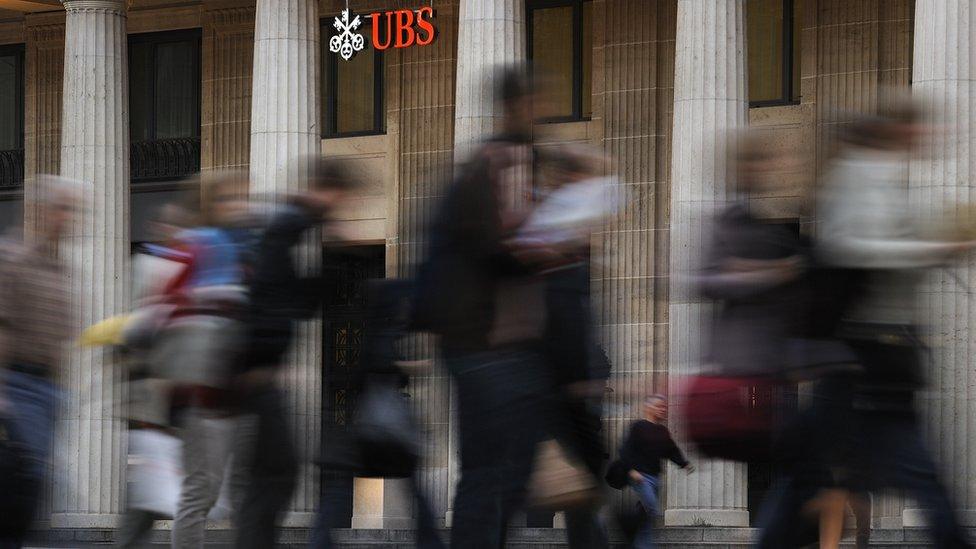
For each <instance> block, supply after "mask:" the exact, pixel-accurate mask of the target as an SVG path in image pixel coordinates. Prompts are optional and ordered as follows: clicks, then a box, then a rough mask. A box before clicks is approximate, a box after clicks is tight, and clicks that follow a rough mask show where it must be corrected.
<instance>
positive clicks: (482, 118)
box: [454, 0, 525, 161]
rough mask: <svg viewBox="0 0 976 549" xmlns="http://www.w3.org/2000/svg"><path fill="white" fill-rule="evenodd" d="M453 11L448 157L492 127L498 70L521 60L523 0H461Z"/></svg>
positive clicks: (457, 156) (460, 156)
mask: <svg viewBox="0 0 976 549" xmlns="http://www.w3.org/2000/svg"><path fill="white" fill-rule="evenodd" d="M459 9H460V12H459V16H458V48H457V84H456V89H455V95H456V100H455V107H454V160H455V161H461V160H464V157H465V156H466V154H467V153H468V152H470V150H471V147H472V146H473V145H476V144H477V143H478V141H480V140H482V139H484V138H485V137H488V136H490V135H491V134H492V133H494V131H495V130H497V129H498V124H499V122H500V121H501V116H502V113H501V110H500V109H499V107H498V104H497V103H496V101H495V89H496V87H497V84H498V81H497V77H498V71H497V70H496V69H498V68H499V67H504V66H505V65H511V64H514V63H521V62H523V61H525V3H524V2H523V0H491V1H488V2H486V1H484V0H461V4H460V7H459Z"/></svg>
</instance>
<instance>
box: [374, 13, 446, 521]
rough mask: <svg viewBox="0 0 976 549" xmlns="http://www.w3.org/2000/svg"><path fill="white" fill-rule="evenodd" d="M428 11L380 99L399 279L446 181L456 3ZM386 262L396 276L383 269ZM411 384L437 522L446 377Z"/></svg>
mask: <svg viewBox="0 0 976 549" xmlns="http://www.w3.org/2000/svg"><path fill="white" fill-rule="evenodd" d="M433 7H434V10H435V11H436V13H437V39H436V40H435V41H434V42H433V43H432V44H430V45H429V46H425V47H422V48H404V49H402V50H400V58H399V65H398V66H397V67H396V69H397V72H398V74H399V77H398V78H397V81H398V84H399V90H397V91H396V93H395V94H394V95H387V98H388V101H389V107H388V108H389V110H390V111H391V112H392V111H393V110H394V105H397V107H396V108H397V112H396V115H395V116H390V117H389V119H388V120H389V124H388V126H387V133H388V134H390V135H395V136H397V137H396V140H397V143H398V147H399V157H398V159H397V180H398V196H397V197H396V198H397V208H396V212H397V227H398V229H397V238H396V241H395V246H389V245H388V247H387V253H388V254H390V255H388V256H387V257H388V258H389V257H391V255H392V254H395V256H393V257H395V259H388V260H387V261H388V264H387V268H388V272H390V273H391V274H395V276H399V277H402V278H410V277H414V276H416V269H417V266H418V265H419V264H420V263H421V262H422V261H423V260H424V256H425V254H426V242H427V236H428V235H427V233H426V230H427V227H429V225H430V221H431V218H432V216H433V213H434V211H435V210H436V206H437V204H439V203H440V200H441V197H442V196H443V192H444V188H445V186H446V184H448V183H449V182H450V180H451V154H452V149H453V144H454V98H455V97H454V96H455V93H454V91H455V74H456V72H455V71H456V69H457V65H456V62H455V61H456V59H455V52H456V50H455V47H456V35H457V21H458V19H457V14H458V7H459V6H458V2H457V0H435V1H434V2H433ZM391 72H392V71H391ZM388 74H389V73H388ZM392 80H393V78H391V79H390V80H389V81H392ZM390 91H392V90H390ZM388 93H389V92H388ZM391 265H392V266H394V267H395V268H396V271H395V272H394V271H391V270H389V269H390V267H391ZM435 348H436V345H435V342H434V341H433V338H432V337H429V336H416V337H412V338H409V339H408V340H407V341H406V342H404V347H403V352H404V353H405V355H406V356H408V357H410V358H426V357H431V356H434V355H435V351H434V349H435ZM410 382H411V386H410V395H411V400H412V402H413V404H414V409H415V411H416V413H417V416H418V418H419V420H420V422H421V425H422V426H423V430H424V432H425V433H426V434H427V436H426V438H425V442H426V446H425V459H424V462H423V463H422V464H421V467H420V471H419V473H418V476H419V482H420V485H421V487H422V489H423V490H424V493H425V494H427V497H428V498H430V505H431V508H432V511H433V513H434V515H435V516H436V517H437V521H438V524H441V523H442V522H441V521H442V520H445V521H446V517H447V511H448V507H449V506H450V502H451V501H453V498H452V496H453V486H452V485H451V484H450V467H451V464H452V463H453V461H454V460H453V458H452V456H453V455H454V454H453V453H452V452H451V448H452V445H451V443H450V439H451V424H450V417H451V416H450V413H451V412H450V397H451V391H450V387H451V385H450V378H449V377H448V375H447V372H446V371H445V370H444V368H441V367H435V368H431V369H430V370H428V371H426V372H423V373H420V374H418V375H414V376H412V377H411V380H410ZM414 513H416V510H414Z"/></svg>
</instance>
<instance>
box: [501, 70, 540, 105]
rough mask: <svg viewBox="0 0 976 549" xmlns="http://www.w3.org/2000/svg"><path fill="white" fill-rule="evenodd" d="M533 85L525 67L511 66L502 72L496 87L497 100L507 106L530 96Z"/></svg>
mask: <svg viewBox="0 0 976 549" xmlns="http://www.w3.org/2000/svg"><path fill="white" fill-rule="evenodd" d="M532 91H533V83H532V77H531V76H530V75H529V70H528V67H526V66H525V65H511V66H508V67H505V68H504V69H503V70H502V74H501V79H500V80H499V85H498V98H499V99H500V100H501V101H502V103H505V104H509V103H511V102H513V101H517V100H519V99H522V98H523V97H527V96H529V95H531V94H532Z"/></svg>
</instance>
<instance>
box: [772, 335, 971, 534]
mask: <svg viewBox="0 0 976 549" xmlns="http://www.w3.org/2000/svg"><path fill="white" fill-rule="evenodd" d="M906 333H907V332H906ZM848 343H849V344H850V346H851V348H852V349H853V350H854V351H855V353H856V355H857V357H858V360H859V362H860V363H861V364H862V365H863V366H864V373H863V374H860V375H849V376H844V377H841V378H832V379H828V380H824V381H822V382H821V383H820V384H819V387H818V389H817V391H816V392H815V395H814V404H813V406H812V407H811V408H810V410H808V411H806V412H804V413H803V414H801V415H800V417H798V418H797V420H796V421H794V422H793V423H791V425H790V427H789V428H788V429H787V431H786V432H785V433H784V436H783V437H782V438H781V444H779V445H777V448H778V449H779V452H777V453H778V455H780V456H781V457H782V458H783V461H784V467H783V469H784V470H785V471H787V473H786V475H785V477H784V478H783V479H780V481H779V482H778V484H777V486H776V488H775V489H774V490H773V491H772V494H771V495H770V497H769V498H767V501H765V502H764V504H763V510H762V512H761V514H760V525H761V528H762V534H761V536H760V541H759V544H758V547H760V548H770V549H771V548H774V547H775V548H783V547H798V546H801V545H802V544H804V543H810V539H809V535H808V534H809V533H810V532H809V531H810V528H811V525H810V524H809V522H807V523H804V522H803V521H802V520H801V519H800V518H799V513H800V510H801V508H802V506H803V504H804V503H806V502H807V501H808V500H809V499H810V498H812V497H814V496H815V495H816V494H817V492H818V491H819V490H820V489H822V488H823V487H826V486H840V487H845V488H848V489H850V490H852V491H855V492H877V491H878V490H881V489H884V488H895V489H899V490H903V491H904V492H905V494H906V495H908V496H910V497H913V498H915V499H916V500H917V501H918V503H919V504H920V506H921V507H922V508H923V509H925V510H926V511H927V512H928V514H929V517H928V518H929V528H930V530H931V535H932V541H933V544H934V546H935V547H937V548H946V549H948V548H962V547H971V545H970V544H969V542H968V541H967V540H966V537H965V534H964V533H963V531H962V529H961V528H960V526H959V523H958V521H957V519H956V515H955V511H954V510H953V508H952V504H951V502H950V500H949V496H948V493H947V492H946V490H945V488H944V487H943V485H942V483H941V482H940V480H939V478H938V474H937V472H936V465H935V462H934V461H933V460H932V457H931V454H930V453H929V451H928V449H927V448H926V447H925V444H924V442H923V439H922V433H921V430H920V429H919V425H918V420H917V417H916V414H915V412H914V410H913V408H912V399H913V394H914V390H915V389H916V388H917V387H918V380H919V375H918V372H919V371H920V357H919V346H918V344H917V342H916V341H914V340H913V339H912V338H911V337H908V338H904V339H902V340H898V342H897V343H882V342H880V341H878V340H877V339H875V340H871V339H861V340H854V341H849V342H848ZM782 441H786V442H785V443H782ZM815 527H816V525H815V524H813V525H812V528H814V529H815ZM814 539H815V538H814Z"/></svg>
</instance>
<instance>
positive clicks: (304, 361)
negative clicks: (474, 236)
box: [250, 0, 322, 523]
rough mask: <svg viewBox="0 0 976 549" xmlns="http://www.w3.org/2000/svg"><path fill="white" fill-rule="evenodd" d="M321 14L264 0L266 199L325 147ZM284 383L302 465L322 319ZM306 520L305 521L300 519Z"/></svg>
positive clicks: (262, 165) (258, 76) (295, 183)
mask: <svg viewBox="0 0 976 549" xmlns="http://www.w3.org/2000/svg"><path fill="white" fill-rule="evenodd" d="M319 70H320V69H319V16H318V2H317V1H316V0H258V2H257V7H256V10H255V29H254V79H253V88H252V93H251V98H252V100H251V105H252V108H251V166H250V172H251V194H252V195H254V196H257V197H260V198H266V197H268V196H271V195H276V196H279V197H280V196H282V194H283V193H286V192H289V191H291V192H293V191H299V190H302V189H304V188H305V186H306V184H307V182H308V177H307V176H308V173H309V169H310V166H309V165H307V164H305V163H302V162H299V159H302V158H306V159H307V158H310V156H311V155H315V154H318V153H319V152H320V150H321V136H320V129H319V87H320V84H319V82H320V81H319ZM298 255H299V258H298V261H299V264H300V265H301V266H302V268H303V269H308V270H313V269H319V268H320V266H321V265H320V263H321V261H322V245H321V236H320V234H319V232H318V231H314V234H313V235H311V236H310V237H309V238H308V239H307V240H306V241H305V243H304V244H303V245H302V246H301V251H300V253H299V254H298ZM283 383H284V385H285V386H286V387H287V388H288V390H289V392H290V396H291V402H290V405H291V411H292V416H293V419H294V423H293V428H294V435H295V440H296V442H297V444H298V451H299V456H300V457H301V458H303V461H302V463H303V465H307V464H308V462H309V459H311V458H312V457H314V456H316V455H317V453H318V451H319V439H320V433H321V431H320V428H321V419H322V399H321V394H322V322H321V319H317V320H314V321H310V322H304V323H302V325H301V326H300V328H299V330H298V334H297V335H296V337H295V341H294V343H293V345H292V350H291V352H290V354H289V363H288V367H287V368H286V369H285V372H284V378H283ZM318 499H319V498H318V489H317V487H316V482H315V474H314V470H313V469H311V468H309V467H306V468H304V469H303V472H302V474H301V477H300V479H299V483H298V487H297V489H296V491H295V499H294V501H293V502H292V510H293V511H295V512H297V513H311V512H312V511H314V509H315V508H316V506H317V505H318ZM299 523H301V520H300V521H299Z"/></svg>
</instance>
